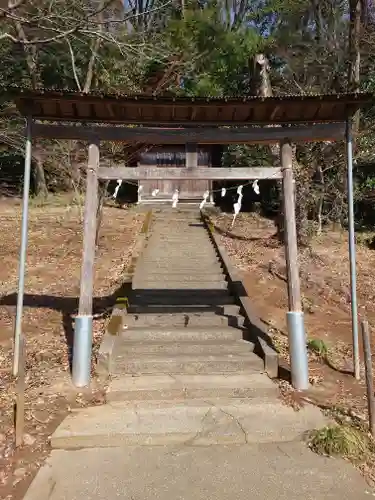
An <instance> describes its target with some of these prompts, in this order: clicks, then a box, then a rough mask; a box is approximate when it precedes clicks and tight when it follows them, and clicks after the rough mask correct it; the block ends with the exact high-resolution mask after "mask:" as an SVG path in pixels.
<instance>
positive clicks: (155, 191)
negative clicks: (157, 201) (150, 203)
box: [151, 189, 159, 197]
mask: <svg viewBox="0 0 375 500" xmlns="http://www.w3.org/2000/svg"><path fill="white" fill-rule="evenodd" d="M158 193H159V189H154V190H153V191H152V193H151V196H154V197H155V196H157V195H158Z"/></svg>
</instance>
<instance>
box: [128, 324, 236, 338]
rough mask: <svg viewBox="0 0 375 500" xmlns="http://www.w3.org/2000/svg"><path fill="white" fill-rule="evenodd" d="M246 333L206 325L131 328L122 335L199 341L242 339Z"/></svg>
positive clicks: (230, 328) (234, 329) (229, 328)
mask: <svg viewBox="0 0 375 500" xmlns="http://www.w3.org/2000/svg"><path fill="white" fill-rule="evenodd" d="M243 337H244V333H243V331H242V330H241V329H240V328H232V327H221V328H218V327H217V326H216V327H206V328H199V327H197V328H167V327H160V328H158V327H156V328H149V327H146V328H137V327H133V328H129V329H127V330H124V332H123V333H122V335H121V338H122V339H123V340H127V341H132V342H134V341H144V342H147V341H150V340H151V341H160V342H165V341H172V342H180V341H191V342H192V341H198V342H204V341H209V340H217V341H228V340H241V339H243Z"/></svg>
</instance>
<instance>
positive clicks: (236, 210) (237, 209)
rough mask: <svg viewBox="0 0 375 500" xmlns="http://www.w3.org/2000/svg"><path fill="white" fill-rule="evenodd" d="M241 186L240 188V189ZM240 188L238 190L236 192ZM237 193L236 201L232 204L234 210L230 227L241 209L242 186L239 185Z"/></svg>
mask: <svg viewBox="0 0 375 500" xmlns="http://www.w3.org/2000/svg"><path fill="white" fill-rule="evenodd" d="M240 188H241V189H240ZM239 189H240V192H238V191H239ZM237 193H238V200H237V201H236V203H235V204H234V205H233V210H234V214H233V220H232V225H231V229H232V228H233V226H234V222H235V220H236V217H237V215H238V214H239V213H240V211H241V206H242V198H243V194H242V186H239V187H238V189H237Z"/></svg>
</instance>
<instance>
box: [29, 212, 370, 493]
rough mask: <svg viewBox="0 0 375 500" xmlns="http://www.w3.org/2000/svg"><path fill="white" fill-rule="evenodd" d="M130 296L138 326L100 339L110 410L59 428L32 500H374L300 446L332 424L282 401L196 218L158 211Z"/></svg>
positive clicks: (342, 471) (336, 464) (356, 478)
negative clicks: (310, 433) (313, 430)
mask: <svg viewBox="0 0 375 500" xmlns="http://www.w3.org/2000/svg"><path fill="white" fill-rule="evenodd" d="M133 285H134V290H133V297H131V310H130V314H128V315H127V316H126V320H127V323H128V328H127V329H124V330H123V331H122V332H120V334H119V335H118V336H116V337H114V336H112V335H110V333H109V332H108V333H107V334H106V336H105V338H104V339H103V345H102V347H103V350H102V352H103V353H108V352H109V351H108V349H107V348H108V347H109V346H112V348H111V349H110V355H109V356H107V355H105V356H104V357H103V359H102V361H103V362H104V361H105V360H106V366H105V368H106V370H107V374H108V375H109V387H108V393H107V402H106V404H104V405H102V406H96V407H91V408H84V409H80V410H78V411H73V412H72V413H71V414H70V415H69V416H68V417H67V418H66V419H65V420H64V421H63V422H62V423H61V424H60V426H59V427H58V428H57V430H56V431H55V432H54V433H53V435H52V437H51V445H52V448H53V449H52V452H51V456H50V457H49V458H48V459H47V462H46V464H45V465H44V466H43V467H42V468H41V469H40V471H39V472H38V474H37V476H36V478H35V479H34V481H33V483H32V484H31V486H30V488H29V490H28V492H27V494H26V496H25V497H24V500H66V499H69V500H80V499H82V498H90V499H92V500H104V499H112V498H124V499H134V500H135V499H137V500H140V499H142V500H166V499H172V498H173V499H175V500H193V499H194V500H206V499H215V500H227V499H228V498H233V499H236V500H245V499H248V498H249V496H250V497H251V498H253V499H255V500H269V499H270V498H278V499H280V500H283V499H284V500H285V499H288V500H299V499H300V498H301V495H302V497H303V498H306V500H313V499H314V500H323V499H324V500H329V499H331V500H339V499H342V498H345V499H347V500H354V499H355V500H362V499H365V498H368V496H369V494H371V492H369V491H368V490H369V488H368V486H367V484H366V483H365V482H364V480H363V479H362V478H361V477H360V474H359V472H358V471H356V470H355V469H354V468H353V467H352V466H351V465H350V464H349V463H347V462H344V461H340V460H332V459H328V458H323V457H320V456H318V455H316V454H314V453H312V452H311V451H310V450H308V448H307V446H306V445H305V444H304V443H302V442H301V437H302V436H303V434H304V432H305V431H306V430H308V429H311V428H314V427H320V426H322V425H324V424H325V423H326V421H325V419H324V418H323V417H322V415H321V413H320V412H319V411H318V410H317V409H316V408H314V407H311V406H306V407H305V408H303V409H301V410H300V411H299V412H295V411H294V410H293V409H292V408H290V407H287V406H285V405H284V404H283V403H282V402H281V401H280V399H279V397H278V396H279V393H278V388H277V385H276V384H274V383H273V382H272V381H271V380H270V379H269V378H268V377H267V375H266V374H265V373H264V369H263V366H264V365H263V362H262V360H261V359H259V358H258V357H257V356H256V355H255V354H254V352H253V347H254V346H253V343H252V342H251V339H250V340H249V339H248V340H245V339H246V329H245V328H244V326H243V318H242V317H241V316H240V315H239V311H238V308H237V307H236V305H235V303H234V300H233V297H231V295H230V294H229V292H228V290H227V287H226V282H225V277H224V275H223V274H222V270H221V266H220V263H219V261H218V259H217V256H216V255H215V252H214V250H213V248H212V247H211V243H210V239H209V238H208V236H207V235H206V232H205V229H204V227H203V226H202V224H201V222H200V220H199V216H198V214H197V213H194V212H192V211H191V210H190V211H187V212H186V213H184V212H181V211H179V210H177V211H174V212H172V211H170V210H169V211H168V209H165V211H163V212H157V213H156V220H155V223H154V225H153V228H152V235H151V238H150V239H149V243H148V246H147V248H146V249H145V251H144V253H143V256H142V259H141V261H139V262H138V265H137V269H136V273H135V276H134V282H133ZM265 300H266V298H265ZM115 312H116V311H115ZM118 312H119V313H120V310H118ZM113 318H116V314H114V316H113ZM113 318H112V319H113ZM117 319H118V317H117ZM108 329H110V328H109V326H108ZM104 344H106V346H104ZM104 347H105V348H104ZM211 445H215V446H211ZM70 450H72V451H70Z"/></svg>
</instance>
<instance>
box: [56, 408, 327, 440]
mask: <svg viewBox="0 0 375 500" xmlns="http://www.w3.org/2000/svg"><path fill="white" fill-rule="evenodd" d="M326 423H327V421H326V419H325V418H324V417H323V416H322V414H321V412H320V411H319V410H318V409H317V408H316V407H312V406H305V407H304V408H302V409H301V410H300V411H298V412H295V411H294V410H293V409H292V408H290V407H288V406H286V405H285V404H283V403H282V402H280V401H269V399H261V398H255V399H251V400H250V401H249V400H247V399H245V400H242V399H234V400H233V399H224V398H220V399H213V400H212V401H209V402H207V401H202V400H187V401H181V402H178V401H146V402H138V403H135V402H127V403H125V402H122V403H115V402H113V403H111V404H106V405H103V406H96V407H91V408H83V409H80V410H78V411H74V412H72V413H71V414H70V415H69V416H68V417H67V418H66V419H65V420H64V421H63V422H62V423H61V424H60V425H59V426H58V428H57V429H56V431H55V432H54V433H53V435H52V436H51V445H52V448H65V449H78V448H90V447H91V448H92V447H109V446H111V447H117V446H121V445H134V446H137V445H148V446H152V445H166V444H189V445H194V446H199V445H201V446H208V445H214V444H245V443H246V444H249V443H265V442H283V441H294V440H296V439H302V436H303V435H304V433H305V432H306V431H307V430H309V429H312V428H316V427H322V426H324V425H325V424H326Z"/></svg>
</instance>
